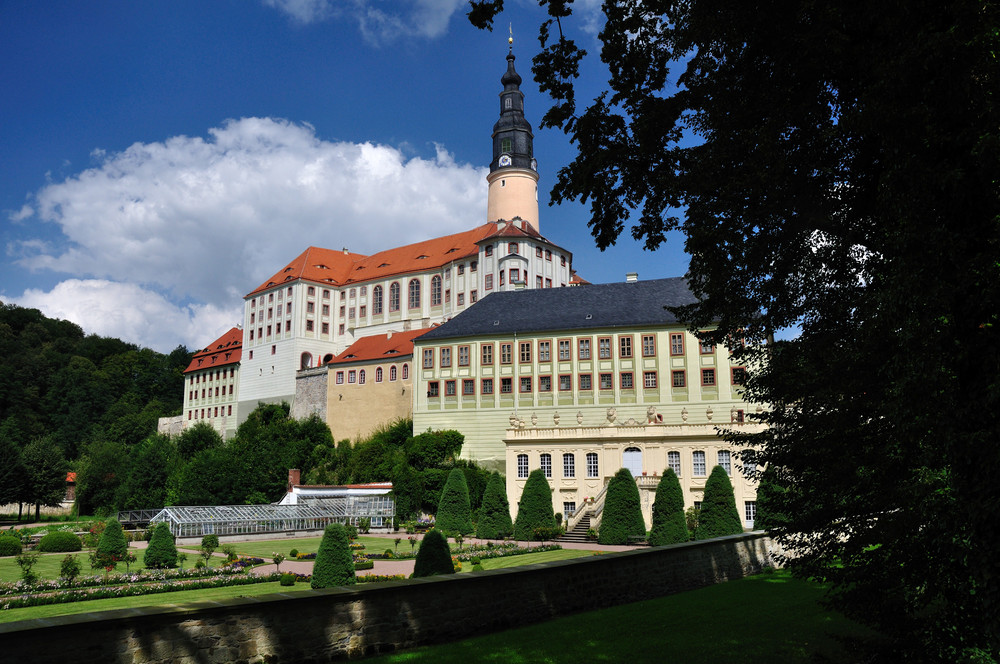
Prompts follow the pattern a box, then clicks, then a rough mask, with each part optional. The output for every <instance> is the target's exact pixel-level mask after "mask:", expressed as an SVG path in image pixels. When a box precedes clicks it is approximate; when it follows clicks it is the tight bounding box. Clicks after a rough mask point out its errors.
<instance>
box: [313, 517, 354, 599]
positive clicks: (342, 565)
mask: <svg viewBox="0 0 1000 664" xmlns="http://www.w3.org/2000/svg"><path fill="white" fill-rule="evenodd" d="M355 583H357V576H356V575H355V573H354V558H353V557H352V556H351V549H350V542H349V540H348V538H347V530H346V529H345V528H344V526H343V525H342V524H339V523H331V524H330V525H329V526H327V527H326V530H324V531H323V540H322V541H321V542H320V544H319V551H317V553H316V562H315V564H314V565H313V574H312V581H311V584H312V587H313V588H333V587H335V586H349V585H353V584H355Z"/></svg>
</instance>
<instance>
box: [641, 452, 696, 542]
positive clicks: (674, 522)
mask: <svg viewBox="0 0 1000 664" xmlns="http://www.w3.org/2000/svg"><path fill="white" fill-rule="evenodd" d="M689 539H691V534H690V533H689V532H688V529H687V518H686V517H685V516H684V492H683V491H682V490H681V483H680V481H679V480H678V479H677V475H675V474H674V471H673V470H672V469H670V468H667V469H666V470H665V471H663V478H662V479H661V480H660V483H659V485H658V486H657V487H656V497H655V498H654V499H653V528H652V530H650V531H649V543H650V545H652V546H663V545H665V544H678V543H680V542H687V541H688V540H689Z"/></svg>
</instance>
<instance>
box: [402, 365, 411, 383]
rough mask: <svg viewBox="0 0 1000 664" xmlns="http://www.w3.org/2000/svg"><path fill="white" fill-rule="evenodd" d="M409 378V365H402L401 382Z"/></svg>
mask: <svg viewBox="0 0 1000 664" xmlns="http://www.w3.org/2000/svg"><path fill="white" fill-rule="evenodd" d="M409 377H410V365H409V364H404V365H403V380H406V379H407V378H409Z"/></svg>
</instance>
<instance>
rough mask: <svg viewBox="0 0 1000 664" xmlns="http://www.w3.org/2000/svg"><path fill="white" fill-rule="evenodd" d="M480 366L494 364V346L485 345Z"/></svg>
mask: <svg viewBox="0 0 1000 664" xmlns="http://www.w3.org/2000/svg"><path fill="white" fill-rule="evenodd" d="M480 364H493V344H483V347H482V359H481V361H480Z"/></svg>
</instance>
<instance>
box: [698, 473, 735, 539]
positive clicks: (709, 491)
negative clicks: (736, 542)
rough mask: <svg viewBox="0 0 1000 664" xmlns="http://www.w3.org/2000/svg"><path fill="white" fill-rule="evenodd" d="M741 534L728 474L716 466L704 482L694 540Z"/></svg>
mask: <svg viewBox="0 0 1000 664" xmlns="http://www.w3.org/2000/svg"><path fill="white" fill-rule="evenodd" d="M742 532H743V521H742V520H741V519H740V513H739V511H738V510H737V509H736V497H735V496H734V495H733V485H732V483H731V482H730V481H729V474H728V473H727V472H726V471H725V469H724V468H723V467H722V466H716V467H715V468H713V469H712V473H711V474H710V475H709V476H708V481H706V482H705V497H704V499H703V500H702V503H701V510H700V511H699V512H698V530H696V531H695V539H700V540H703V539H711V538H713V537H722V536H723V535H739V534H740V533H742Z"/></svg>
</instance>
